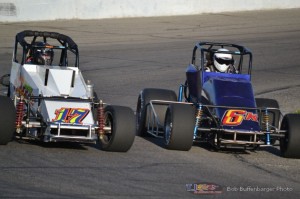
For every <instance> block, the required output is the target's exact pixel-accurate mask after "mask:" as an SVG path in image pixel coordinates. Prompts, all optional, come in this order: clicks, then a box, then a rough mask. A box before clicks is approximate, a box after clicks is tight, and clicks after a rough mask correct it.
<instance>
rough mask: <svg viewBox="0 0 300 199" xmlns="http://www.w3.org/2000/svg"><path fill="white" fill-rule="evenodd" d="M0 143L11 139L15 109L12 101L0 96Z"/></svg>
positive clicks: (5, 142)
mask: <svg viewBox="0 0 300 199" xmlns="http://www.w3.org/2000/svg"><path fill="white" fill-rule="evenodd" d="M0 113H1V114H0V145H6V144H7V143H8V142H9V141H11V140H12V138H13V136H14V131H15V121H16V109H15V106H14V104H13V101H12V100H11V99H10V98H8V97H5V96H0Z"/></svg>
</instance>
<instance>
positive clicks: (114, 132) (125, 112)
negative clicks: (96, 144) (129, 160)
mask: <svg viewBox="0 0 300 199" xmlns="http://www.w3.org/2000/svg"><path fill="white" fill-rule="evenodd" d="M104 113H105V114H104V115H105V118H104V124H105V127H109V128H111V130H110V131H109V132H107V131H105V133H104V136H103V138H102V139H100V142H101V148H102V150H104V151H114V152H126V151H128V150H129V149H130V148H131V146H132V144H133V141H134V138H135V118H134V113H133V110H132V109H131V108H129V107H124V106H106V107H105V109H104ZM105 127H104V128H105Z"/></svg>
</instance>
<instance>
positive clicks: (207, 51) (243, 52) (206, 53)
mask: <svg viewBox="0 0 300 199" xmlns="http://www.w3.org/2000/svg"><path fill="white" fill-rule="evenodd" d="M220 48H226V49H228V50H229V51H228V52H224V51H222V52H220V51H218V49H220ZM198 49H199V52H200V58H199V59H200V66H198V67H197V69H198V70H201V71H205V70H204V67H205V62H206V60H207V59H211V60H212V58H213V55H214V54H215V53H218V52H220V53H225V54H232V55H233V56H238V57H239V60H238V63H237V64H236V65H235V67H236V68H237V70H238V72H239V74H242V73H244V74H248V75H250V76H251V70H252V52H251V51H250V50H249V49H247V48H246V47H244V46H240V45H236V44H231V43H215V42H199V43H197V44H196V45H195V47H194V49H193V55H192V61H191V63H192V64H193V65H195V66H197V65H196V60H197V59H196V58H197V50H198ZM245 56H248V60H247V62H248V64H246V63H245V62H246V61H245V60H244V58H245ZM198 57H199V55H198ZM243 67H247V69H244V68H243ZM243 71H245V72H243Z"/></svg>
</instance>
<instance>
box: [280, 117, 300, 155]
mask: <svg viewBox="0 0 300 199" xmlns="http://www.w3.org/2000/svg"><path fill="white" fill-rule="evenodd" d="M280 129H281V130H286V131H287V132H286V133H285V136H284V137H283V138H281V139H280V151H281V153H282V155H283V156H284V157H286V158H300V114H286V115H285V116H284V117H283V119H282V122H281V127H280Z"/></svg>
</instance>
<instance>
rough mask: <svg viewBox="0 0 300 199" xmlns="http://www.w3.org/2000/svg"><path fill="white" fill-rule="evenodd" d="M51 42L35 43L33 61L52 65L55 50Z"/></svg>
mask: <svg viewBox="0 0 300 199" xmlns="http://www.w3.org/2000/svg"><path fill="white" fill-rule="evenodd" d="M48 46H49V44H47V43H44V42H37V43H35V48H34V50H33V62H34V63H35V64H38V65H51V64H52V61H53V56H54V52H53V50H52V48H49V47H48Z"/></svg>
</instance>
